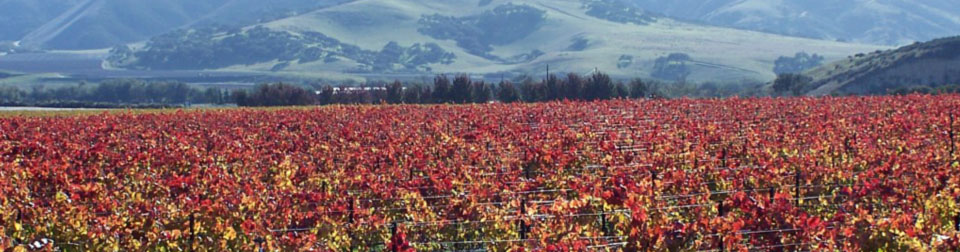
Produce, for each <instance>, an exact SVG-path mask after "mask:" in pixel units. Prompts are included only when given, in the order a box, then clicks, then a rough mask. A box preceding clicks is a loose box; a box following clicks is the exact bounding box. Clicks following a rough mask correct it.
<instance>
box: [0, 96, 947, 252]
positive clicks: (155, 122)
mask: <svg viewBox="0 0 960 252" xmlns="http://www.w3.org/2000/svg"><path fill="white" fill-rule="evenodd" d="M925 98H926V97H900V98H893V97H872V98H819V99H744V100H736V99H733V100H692V101H691V100H679V101H645V102H628V101H608V102H596V103H547V104H535V105H517V106H516V107H514V105H486V106H461V107H452V108H451V107H443V106H438V107H405V106H400V107H363V106H360V107H350V106H347V107H333V108H325V109H320V110H313V111H296V110H292V111H280V112H269V113H268V112H257V111H240V112H229V113H223V114H218V113H203V114H200V115H197V114H190V113H184V114H176V115H157V116H154V115H119V116H107V115H102V116H93V117H88V118H84V119H69V118H67V119H63V118H56V119H5V120H0V129H3V130H4V131H3V133H2V135H0V139H2V140H4V142H3V145H0V153H2V154H3V156H0V157H2V159H0V161H2V162H0V165H2V166H0V181H4V182H11V181H14V182H21V183H25V184H26V185H29V186H30V190H26V191H24V190H16V189H11V188H12V187H9V186H4V187H0V189H2V190H3V193H4V195H5V196H10V197H9V198H12V200H8V201H4V202H3V204H2V205H0V207H2V208H0V209H2V210H3V212H5V213H7V214H4V215H2V216H0V217H3V219H4V223H5V226H4V229H2V230H0V234H4V235H5V236H20V237H25V236H24V235H22V234H21V235H18V233H17V232H19V233H23V232H27V231H29V232H34V235H31V236H32V237H26V238H39V239H48V240H47V241H52V242H53V243H54V244H55V246H64V245H66V246H70V245H73V246H75V247H77V248H80V249H92V248H97V246H99V245H100V244H107V243H110V238H111V237H107V238H100V237H93V238H96V239H82V235H75V236H72V237H74V238H73V239H60V237H48V236H50V234H49V233H40V232H37V231H36V230H37V228H38V227H42V225H35V224H31V222H33V223H43V222H37V221H36V220H37V219H40V220H43V217H38V215H37V214H38V212H36V211H35V210H33V209H37V208H39V209H54V210H62V211H72V212H76V213H79V214H75V215H74V216H75V217H73V218H76V219H83V220H84V221H85V222H87V223H94V224H86V225H87V226H90V227H96V225H105V224H97V223H105V222H106V221H107V220H110V219H117V218H130V219H134V220H143V221H154V222H156V224H152V225H144V227H146V228H153V229H154V230H153V231H148V232H151V233H153V234H159V235H163V236H165V238H163V239H161V240H159V241H167V242H173V243H174V244H176V245H178V246H176V247H178V248H190V249H193V248H196V249H202V248H204V247H213V246H218V244H226V245H227V246H228V247H229V246H237V247H234V248H243V247H244V246H246V247H245V248H257V249H262V250H267V249H270V250H273V249H291V248H314V249H324V248H331V249H332V248H335V247H338V246H349V247H354V248H362V247H379V248H382V249H387V248H388V247H389V248H398V247H397V246H396V245H397V244H398V243H405V244H408V245H409V246H410V247H411V248H415V249H417V250H422V251H431V250H467V251H469V250H476V249H487V250H505V249H510V248H518V247H524V248H531V249H545V250H551V249H560V247H551V246H554V245H559V246H566V248H573V249H576V248H580V249H591V250H604V249H611V250H631V249H638V248H646V249H651V248H660V249H665V248H670V247H671V246H680V247H685V248H690V249H693V250H698V251H722V250H738V249H746V250H759V251H764V250H778V249H785V250H786V249H789V250H816V249H822V248H839V249H843V248H847V249H849V248H852V247H850V246H870V244H866V242H865V241H866V240H864V239H863V238H860V237H857V236H856V235H846V234H844V232H846V231H849V230H850V229H851V228H852V229H853V230H854V231H856V232H861V231H864V230H866V231H875V230H881V231H876V232H880V233H878V234H881V235H883V234H887V233H884V232H886V231H882V230H884V229H890V230H894V231H897V232H901V233H895V232H894V233H892V236H894V238H891V239H893V240H896V239H910V238H918V239H917V240H922V241H923V243H924V244H922V245H921V246H928V247H930V248H950V247H951V246H956V244H955V243H956V238H955V237H956V236H957V234H956V232H958V229H960V226H957V225H958V224H957V223H958V222H960V221H958V219H957V218H960V213H958V212H960V211H957V210H956V209H948V208H951V207H954V208H955V204H956V201H957V199H956V197H957V196H958V195H957V193H956V189H957V188H956V183H955V181H957V179H956V178H954V177H952V176H947V175H946V174H952V173H955V172H956V170H957V167H956V165H955V164H956V163H957V161H956V154H955V149H956V145H957V143H956V140H955V136H954V128H955V126H956V123H955V122H954V120H953V118H954V114H955V113H956V112H955V111H952V110H951V108H956V105H957V104H958V101H960V99H958V98H957V97H956V96H942V97H937V98H938V99H939V100H940V102H931V101H929V100H925ZM944 101H946V102H944ZM818 106H823V107H825V108H826V109H822V108H818ZM740 107H743V109H742V110H738V109H737V108H740ZM787 108H795V109H796V110H795V111H791V110H788V109H787ZM737 111H740V112H737ZM743 111H747V112H743ZM918 111H925V112H930V114H929V115H927V114H921V113H919V112H918ZM344 115H354V116H357V117H358V118H361V119H356V120H359V121H362V122H363V123H360V124H357V123H354V122H352V121H351V118H347V117H345V116H344ZM396 115H404V118H403V119H404V120H400V119H398V118H397V116H396ZM480 115H483V116H480ZM201 117H202V118H201ZM207 117H209V118H207ZM238 117H244V118H246V117H249V118H254V119H262V121H263V122H261V123H250V122H249V121H245V120H238ZM436 118H442V120H441V119H436ZM295 119H296V120H295ZM505 119H506V120H505ZM907 119H911V120H914V121H910V120H907ZM488 120H497V122H500V123H489V122H487V121H488ZM104 121H106V122H110V121H114V122H120V123H121V124H120V125H126V126H127V127H131V128H133V129H134V130H126V131H124V130H122V129H116V128H114V129H109V128H111V127H110V126H109V123H104ZM401 121H409V123H403V122H401ZM131 122H132V123H131ZM182 122H187V123H182ZM214 122H216V123H223V124H226V125H227V126H225V127H221V128H216V129H215V130H205V129H204V127H203V125H208V126H209V125H214ZM123 123H126V124H123ZM13 124H16V126H14V125H13ZM86 124H90V125H94V126H93V127H90V126H86V127H87V128H93V129H92V130H91V131H92V132H96V134H91V135H92V136H80V137H81V138H84V139H87V140H73V141H76V142H77V143H81V144H83V145H92V146H94V147H82V145H81V144H77V145H76V146H72V145H62V144H56V143H52V144H50V145H49V146H55V147H47V146H44V145H36V144H32V143H31V141H35V142H40V140H34V138H37V139H42V137H43V136H47V135H49V134H62V132H64V130H62V129H65V128H69V127H68V126H78V125H86ZM361 124H366V125H364V126H369V127H372V128H376V129H378V130H377V131H365V130H363V129H360V128H350V127H358V126H359V125H361ZM944 124H946V125H948V126H943V125H944ZM23 125H53V126H54V127H52V128H54V129H53V130H51V129H47V130H46V131H43V130H34V129H33V128H34V127H32V126H31V127H20V126H23ZM154 126H165V127H168V128H165V127H157V128H159V129H162V130H163V131H162V132H158V131H153V130H148V129H150V127H154ZM57 127H59V128H60V129H61V130H55V129H57ZM324 127H326V128H330V129H331V130H330V132H328V133H317V132H316V131H307V130H305V129H306V128H324ZM348 129H349V130H348ZM177 130H180V132H176V131H177ZM391 130H393V131H391ZM232 131H236V132H239V133H246V134H249V135H244V134H239V133H235V132H232ZM10 132H12V134H8V133H10ZM51 132H53V133H51ZM171 132H172V133H173V134H171ZM224 132H226V133H228V134H226V136H220V135H222V134H225V133H224ZM111 133H112V134H117V135H123V136H124V137H123V138H113V137H111V136H110V135H111ZM359 133H362V134H359ZM363 134H365V135H363ZM36 135H39V136H40V137H35V136H36ZM166 135H171V136H166ZM174 135H175V136H174ZM271 137H273V138H279V140H271ZM104 138H107V140H106V141H104V140H99V139H104ZM302 138H307V139H309V140H313V141H316V142H310V141H304V140H301V139H302ZM91 139H97V140H91ZM185 139H187V140H191V141H195V142H190V141H186V140H185ZM231 139H232V140H231ZM238 139H239V140H238ZM247 139H257V140H258V141H257V142H253V143H256V144H259V145H262V146H258V147H256V148H253V147H247V146H251V143H248V142H247V141H248V140H247ZM391 139H393V140H391ZM118 140H122V141H118ZM219 141H222V142H219ZM418 141H421V142H424V143H427V144H421V143H420V142H418ZM103 142H107V144H102V146H103V149H101V150H99V151H94V152H89V151H88V152H84V151H82V150H84V149H87V148H93V149H96V148H97V146H101V144H98V143H103ZM130 142H133V143H130ZM152 142H153V144H151V143H152ZM68 143H70V144H73V143H72V142H68ZM354 143H356V144H354ZM110 144H115V146H110ZM168 146H174V147H176V148H179V149H167V147H168ZM121 147H122V148H125V149H119V148H121ZM391 147H396V148H392V149H391ZM67 148H75V149H78V150H81V151H79V152H77V153H76V154H70V155H71V156H72V157H78V158H76V159H83V158H86V159H87V160H83V161H77V162H73V163H68V165H72V166H75V167H79V168H82V169H81V170H83V171H91V172H93V173H95V174H99V175H92V176H91V175H83V174H80V175H79V176H81V177H83V178H82V180H79V181H78V182H75V183H76V184H77V185H74V187H77V186H79V185H82V186H86V185H90V184H93V185H97V184H109V183H115V184H117V185H123V186H127V187H133V186H136V184H135V183H116V182H110V181H109V180H113V181H122V179H120V178H114V177H111V176H110V174H125V175H128V176H131V177H132V178H134V179H135V180H133V181H134V182H136V181H137V180H140V181H148V182H150V183H154V184H155V185H156V188H162V189H163V190H162V191H161V192H163V193H165V194H167V195H169V196H167V197H168V198H172V199H174V200H169V199H166V200H165V199H162V198H161V197H160V196H161V195H159V194H158V195H153V196H149V197H151V199H154V200H157V201H162V202H165V203H164V204H163V205H154V207H156V206H163V207H167V208H173V209H174V210H164V209H140V208H141V207H142V206H144V205H149V204H146V203H143V202H141V201H138V200H136V197H133V196H124V195H120V196H121V197H122V198H121V199H123V200H122V201H119V200H118V201H115V200H112V199H109V197H89V196H83V195H85V194H89V193H90V192H89V191H88V190H84V189H82V188H81V189H76V188H70V187H61V188H60V189H59V190H51V189H56V188H50V187H48V186H46V185H44V184H41V183H38V181H43V180H42V179H44V178H47V177H52V176H53V175H49V174H51V173H47V174H44V173H42V172H35V173H36V174H38V175H33V178H38V179H27V178H28V177H21V176H20V175H17V173H16V172H17V171H18V170H17V169H15V168H24V167H26V168H31V167H33V168H38V169H39V170H40V171H46V170H51V171H60V172H64V173H70V174H71V175H75V174H74V173H73V171H71V170H70V169H62V168H56V169H54V168H48V167H59V166H49V164H51V163H56V162H50V161H48V163H43V160H44V159H45V158H51V157H58V156H56V155H61V154H58V153H59V152H64V153H66V152H65V151H63V150H64V149H67ZM110 148H116V149H110ZM148 148H161V149H164V150H166V151H167V152H169V154H168V153H165V152H163V151H161V152H149V153H150V155H154V156H156V157H138V156H130V155H127V154H137V153H147V152H146V151H145V149H148ZM271 150H276V151H271ZM351 152H355V153H357V154H356V155H352V154H351V155H344V154H341V153H351ZM86 153H97V155H100V156H103V157H109V158H110V159H104V158H99V157H98V156H97V155H93V156H92V157H91V156H88V154H86ZM231 153H242V154H238V155H233V156H231ZM471 155H476V156H471ZM178 156H179V158H178ZM184 156H187V157H189V158H183V157H184ZM247 156H249V158H247ZM209 157H213V158H212V159H213V160H209V159H207V158H209ZM126 158H129V159H135V160H145V161H150V162H151V165H144V164H142V163H136V162H130V163H124V161H123V160H125V159H126ZM217 159H223V160H224V161H220V160H217ZM230 159H235V160H238V161H229V160H230ZM261 159H262V160H269V161H270V162H268V163H261V161H260V160H261ZM291 159H293V160H294V161H291ZM49 160H60V159H49ZM89 160H92V161H89ZM178 160H181V161H178ZM182 160H189V162H183V161H182ZM98 162H99V163H100V164H103V163H108V164H110V165H107V166H103V165H99V166H98V165H97V164H98ZM294 163H295V165H293V164H294ZM197 164H199V165H197ZM288 164H289V165H288ZM43 165H48V166H43ZM448 165H449V166H456V169H452V168H449V167H448ZM152 166H156V167H162V168H164V169H167V170H171V171H163V172H158V171H155V170H154V169H152ZM181 166H186V167H185V168H183V167H181ZM904 167H910V168H914V169H906V168H904ZM307 168H309V169H307ZM285 169H287V170H289V171H290V172H291V174H292V175H283V174H285V173H284V172H287V171H286V170H285ZM31 172H34V171H31ZM138 172H139V174H138ZM11 174H13V175H11ZM184 174H185V175H184ZM300 174H306V175H302V176H303V177H298V176H300ZM294 175H297V176H294ZM151 176H155V177H151ZM327 178H336V179H341V180H333V179H327ZM97 179H99V181H98V180H97ZM64 180H67V181H69V178H58V180H54V183H53V184H54V185H57V184H63V183H64V182H61V181H64ZM191 180H193V181H191ZM151 181H152V182H151ZM196 181H200V182H199V183H198V182H196ZM287 181H290V182H287ZM67 184H69V183H67ZM234 184H246V185H248V186H249V185H253V186H256V188H255V190H248V189H245V188H243V187H240V186H234ZM187 185H189V186H187ZM64 188H65V189H67V190H64ZM218 188H229V190H224V191H223V192H221V191H219V190H217V189H218ZM230 190H235V191H237V193H229V194H227V193H226V192H228V191H230ZM244 190H247V192H244ZM98 193H99V194H96V195H104V192H98ZM130 193H133V192H130ZM225 195H227V196H234V197H237V198H238V199H231V198H229V197H227V198H224V196H225ZM60 197H62V198H64V199H63V200H58V198H60ZM140 197H141V198H143V197H148V196H140ZM950 197H954V198H952V199H949V198H950ZM31 204H32V205H31ZM205 204H211V205H205ZM951 204H953V205H951ZM10 209H16V214H15V217H11V216H12V215H10V214H9V212H11V211H10ZM251 209H254V210H253V211H252V210H251ZM894 210H897V211H903V212H907V213H908V214H898V213H896V211H894ZM22 211H25V212H27V214H21V212H22ZM246 212H253V213H255V214H249V215H235V216H231V215H230V213H246ZM133 213H136V214H144V216H149V217H148V218H138V217H135V215H131V214H133ZM21 215H24V216H25V217H23V216H21ZM85 215H89V216H95V217H85ZM852 215H863V216H868V217H871V218H873V217H875V218H876V220H877V221H876V222H868V223H867V224H862V223H860V222H852V221H850V219H853V218H855V217H843V218H840V217H838V216H852ZM940 215H953V216H950V217H953V219H954V220H953V230H946V229H944V228H943V227H947V226H949V224H950V223H949V221H948V220H947V219H943V220H939V219H937V218H939V216H940ZM311 216H313V217H311ZM219 218H224V219H232V220H235V221H237V222H234V225H233V226H229V225H228V226H223V224H224V223H226V222H220V221H219V220H218V219H219ZM883 218H886V219H890V221H888V222H890V223H893V224H883V223H881V222H880V221H879V220H880V219H883ZM252 219H257V221H256V223H252V224H250V225H247V224H248V223H250V222H248V221H250V220H252ZM901 219H902V220H901ZM11 220H12V221H11ZM50 221H53V222H54V223H56V222H57V221H66V220H56V219H54V220H49V219H48V222H46V223H50ZM918 221H919V222H918ZM241 222H242V225H240V223H241ZM10 223H17V225H22V224H21V223H25V224H26V225H24V226H23V227H20V228H16V227H14V228H10V227H9V225H12V224H10ZM917 223H924V225H921V228H917V230H908V229H904V230H900V229H897V228H904V227H909V226H911V225H918V224H917ZM120 224H124V223H123V222H120ZM127 224H129V223H127ZM860 225H866V226H860ZM884 225H886V226H884ZM247 226H250V227H251V228H247ZM17 229H19V231H17ZM239 229H244V230H242V232H237V233H239V234H232V235H231V231H236V230H239ZM10 230H14V233H13V235H11V232H10ZM24 230H26V231H24ZM65 230H66V231H69V230H68V229H65ZM174 231H183V232H182V233H184V234H181V235H179V236H173V235H172V234H173V232H174ZM335 231H336V232H340V231H345V232H346V233H347V234H345V235H344V234H339V233H336V232H335ZM948 231H952V232H954V233H949V232H948ZM111 232H112V233H111ZM117 232H118V231H108V232H106V233H107V234H112V235H113V237H120V236H117V235H118V233H117ZM891 232H892V231H891ZM908 232H913V233H914V234H910V233H908ZM54 235H55V234H54ZM119 235H129V237H136V236H137V234H119ZM68 237H69V236H68ZM142 237H146V236H145V235H143V236H142ZM167 237H168V238H167ZM310 237H312V238H310ZM397 237H405V238H403V239H395V238H397ZM930 237H932V238H933V239H928V238H930ZM943 237H945V238H943ZM0 238H3V239H2V240H0V245H4V246H11V245H13V246H16V245H22V244H26V243H31V242H30V241H32V240H30V239H22V240H19V241H14V242H10V239H8V238H4V237H0ZM308 238H309V239H308ZM919 238H922V239H919ZM15 239H20V238H15ZM114 239H115V240H116V242H117V243H121V244H123V245H120V246H123V247H125V248H132V247H130V246H133V245H132V244H130V243H122V242H121V238H114ZM141 239H143V240H144V241H148V242H149V241H153V242H150V243H152V244H150V245H151V246H162V245H161V244H158V242H156V241H157V240H148V239H146V238H141ZM338 239H340V240H338ZM938 239H939V241H938ZM695 240H696V241H695ZM180 241H182V243H180ZM245 241H246V242H245ZM899 242H900V243H903V241H899ZM244 244H248V245H244ZM66 246H65V247H66ZM251 246H252V247H251ZM904 246H906V245H904Z"/></svg>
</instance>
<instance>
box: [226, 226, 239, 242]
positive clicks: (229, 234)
mask: <svg viewBox="0 0 960 252" xmlns="http://www.w3.org/2000/svg"><path fill="white" fill-rule="evenodd" d="M223 238H224V239H227V240H228V241H232V240H233V239H236V238H237V231H235V230H233V227H227V230H226V231H224V232H223Z"/></svg>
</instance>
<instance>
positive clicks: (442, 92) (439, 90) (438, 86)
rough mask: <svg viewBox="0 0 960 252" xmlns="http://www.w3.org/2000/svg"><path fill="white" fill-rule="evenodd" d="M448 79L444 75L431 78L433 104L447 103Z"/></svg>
mask: <svg viewBox="0 0 960 252" xmlns="http://www.w3.org/2000/svg"><path fill="white" fill-rule="evenodd" d="M449 95H450V79H448V78H447V76H446V75H442V74H441V75H437V77H435V78H433V95H432V96H433V102H434V103H447V102H451V99H450V96H449Z"/></svg>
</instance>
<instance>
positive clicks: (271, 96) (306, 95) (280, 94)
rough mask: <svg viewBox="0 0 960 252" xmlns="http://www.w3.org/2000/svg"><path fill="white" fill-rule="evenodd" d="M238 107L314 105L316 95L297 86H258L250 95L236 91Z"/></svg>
mask: <svg viewBox="0 0 960 252" xmlns="http://www.w3.org/2000/svg"><path fill="white" fill-rule="evenodd" d="M235 98H236V101H237V105H238V106H245V107H251V106H297V105H311V104H316V95H315V94H313V93H312V92H310V91H307V90H306V89H303V88H301V87H299V86H294V85H290V84H284V83H277V84H266V85H258V86H257V87H256V88H255V90H254V92H253V93H252V94H249V95H248V94H247V93H246V91H238V92H237V96H236V97H235Z"/></svg>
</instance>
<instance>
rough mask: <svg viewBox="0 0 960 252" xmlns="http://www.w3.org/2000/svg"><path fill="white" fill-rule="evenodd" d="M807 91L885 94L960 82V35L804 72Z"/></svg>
mask: <svg viewBox="0 0 960 252" xmlns="http://www.w3.org/2000/svg"><path fill="white" fill-rule="evenodd" d="M803 75H804V76H806V77H808V78H809V80H810V81H809V84H806V85H805V87H804V88H802V91H803V93H805V94H807V95H815V96H820V95H832V94H884V93H891V92H895V91H897V90H900V89H904V88H918V87H928V88H931V89H933V88H938V87H943V86H946V85H956V84H958V83H960V37H949V38H942V39H936V40H932V41H929V42H925V43H915V44H912V45H909V46H904V47H901V48H898V49H895V50H886V51H879V50H878V51H875V52H872V53H866V54H856V55H852V56H849V57H848V58H846V59H843V60H839V61H836V62H833V63H831V64H827V65H823V66H821V67H817V68H814V69H811V70H808V71H806V72H804V73H803Z"/></svg>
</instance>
